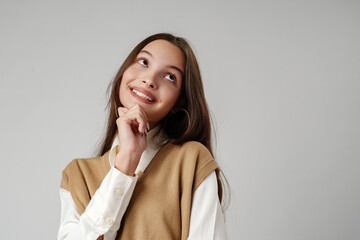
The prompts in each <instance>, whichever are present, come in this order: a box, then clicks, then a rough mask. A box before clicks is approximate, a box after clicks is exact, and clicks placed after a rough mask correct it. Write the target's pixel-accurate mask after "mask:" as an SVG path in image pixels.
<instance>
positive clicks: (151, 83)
mask: <svg viewBox="0 0 360 240" xmlns="http://www.w3.org/2000/svg"><path fill="white" fill-rule="evenodd" d="M155 78H156V77H155V76H154V75H148V76H146V77H145V78H144V79H143V80H142V83H144V84H146V86H147V87H150V88H152V89H156V88H157V84H156V80H155Z"/></svg>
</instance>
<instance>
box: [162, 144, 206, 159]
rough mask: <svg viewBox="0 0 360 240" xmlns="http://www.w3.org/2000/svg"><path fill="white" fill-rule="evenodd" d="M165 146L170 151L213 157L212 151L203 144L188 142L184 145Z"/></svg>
mask: <svg viewBox="0 0 360 240" xmlns="http://www.w3.org/2000/svg"><path fill="white" fill-rule="evenodd" d="M165 146H166V147H167V150H168V151H174V152H183V153H187V154H199V155H202V156H208V157H212V155H211V153H210V151H209V150H208V149H207V148H206V147H205V146H204V145H203V144H202V143H200V142H197V141H187V142H185V143H183V144H182V145H175V144H173V143H168V144H167V145H165Z"/></svg>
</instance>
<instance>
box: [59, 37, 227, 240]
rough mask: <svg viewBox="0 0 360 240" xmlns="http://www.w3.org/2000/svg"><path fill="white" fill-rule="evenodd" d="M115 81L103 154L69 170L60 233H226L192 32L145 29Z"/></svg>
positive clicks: (76, 162)
mask: <svg viewBox="0 0 360 240" xmlns="http://www.w3.org/2000/svg"><path fill="white" fill-rule="evenodd" d="M110 89H111V94H110V99H109V105H108V107H109V109H110V111H109V118H108V123H107V124H108V125H107V132H106V135H105V137H104V139H103V141H102V145H101V149H100V151H99V156H98V157H95V158H88V159H75V160H73V161H72V162H71V163H70V164H69V165H68V166H67V167H66V168H65V170H64V171H63V176H62V181H61V189H60V197H61V207H62V208H61V223H60V228H59V233H58V239H76V240H79V239H105V240H107V239H127V240H129V239H139V240H143V239H226V231H225V224H224V217H223V212H222V208H221V205H220V201H221V197H222V187H221V180H220V177H219V173H220V169H219V167H218V165H217V163H216V162H215V160H214V158H213V155H212V150H211V126H210V117H209V113H208V108H207V104H206V100H205V97H204V91H203V86H202V81H201V76H200V71H199V67H198V64H197V61H196V58H195V55H194V53H193V51H192V50H191V48H190V46H189V44H188V43H187V42H186V40H184V39H183V38H179V37H175V36H173V35H171V34H164V33H163V34H155V35H152V36H150V37H148V38H146V39H145V40H143V41H142V42H140V43H139V44H138V45H137V46H136V47H135V48H134V50H133V51H132V52H131V53H130V55H129V56H128V57H127V58H126V60H125V62H124V63H123V65H122V66H121V68H120V70H119V72H118V73H117V75H116V77H115V78H114V81H113V82H112V84H111V88H110Z"/></svg>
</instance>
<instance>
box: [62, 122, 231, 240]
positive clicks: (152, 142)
mask: <svg viewBox="0 0 360 240" xmlns="http://www.w3.org/2000/svg"><path fill="white" fill-rule="evenodd" d="M156 130H157V128H154V129H152V130H151V131H150V132H149V134H148V136H147V141H148V143H147V148H146V149H145V151H144V152H143V154H142V155H141V158H140V161H139V164H138V166H137V168H136V171H135V174H136V175H135V177H131V176H127V175H125V174H123V173H122V172H120V171H119V170H117V169H116V168H115V167H114V162H115V156H116V154H117V150H118V146H119V139H118V138H117V137H116V138H115V140H114V142H113V144H112V146H111V150H110V155H109V161H110V165H111V169H110V171H109V172H108V173H107V175H106V176H105V178H104V180H103V181H102V183H101V185H100V187H99V188H98V190H97V191H96V192H95V194H94V196H93V197H92V198H91V200H90V202H89V204H88V206H87V207H86V209H85V212H84V213H83V214H82V215H80V214H79V212H78V211H77V208H76V206H75V203H74V201H73V199H72V197H71V194H70V192H69V191H67V190H65V189H62V188H60V200H61V221H60V228H59V232H58V239H61V240H64V239H66V240H80V239H88V240H92V239H93V240H95V239H97V238H98V237H99V236H101V235H104V240H114V239H115V238H116V234H117V230H118V229H119V228H120V222H121V219H122V217H123V215H124V213H125V211H126V208H127V206H128V204H129V202H130V199H131V196H132V193H133V191H134V188H135V185H136V182H137V179H138V176H137V173H138V172H139V171H142V172H145V170H146V168H147V166H148V165H149V163H150V162H151V160H152V159H153V157H154V156H155V154H156V153H157V151H158V150H159V149H160V147H161V143H163V141H166V140H163V139H166V138H165V137H164V135H162V134H160V135H158V136H157V137H156V138H154V137H153V135H154V133H155V132H156ZM158 143H160V144H158ZM195 239H196V240H199V239H204V240H208V239H214V240H215V239H216V240H224V239H227V234H226V229H225V221H224V216H223V212H222V208H221V205H220V202H219V198H218V189H217V179H216V174H215V172H212V173H211V174H210V175H209V176H208V177H207V178H205V180H204V181H203V182H202V183H201V184H200V186H199V187H198V188H197V189H196V191H195V192H194V197H193V202H192V208H191V216H190V229H189V237H188V240H195Z"/></svg>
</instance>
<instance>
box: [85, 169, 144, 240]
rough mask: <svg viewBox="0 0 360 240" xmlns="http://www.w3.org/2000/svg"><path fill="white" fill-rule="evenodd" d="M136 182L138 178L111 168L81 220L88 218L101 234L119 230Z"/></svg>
mask: <svg viewBox="0 0 360 240" xmlns="http://www.w3.org/2000/svg"><path fill="white" fill-rule="evenodd" d="M136 182H137V176H135V177H131V176H127V175H126V174H124V173H122V172H120V171H119V170H117V169H116V168H114V167H111V169H110V171H109V172H108V174H107V175H106V176H105V178H104V180H103V182H102V183H101V185H100V187H99V188H98V190H97V191H96V192H95V194H94V196H93V197H92V199H91V200H90V202H89V204H88V206H87V207H86V210H85V212H84V214H83V215H82V216H81V218H88V220H90V222H91V223H92V224H93V225H94V226H93V227H95V228H96V229H98V230H99V233H100V234H104V233H105V232H107V231H109V230H110V229H112V230H117V229H119V227H120V222H121V219H122V217H123V215H124V213H125V210H126V208H127V206H128V205H129V202H130V199H131V196H132V193H133V191H134V188H135V185H136Z"/></svg>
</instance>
